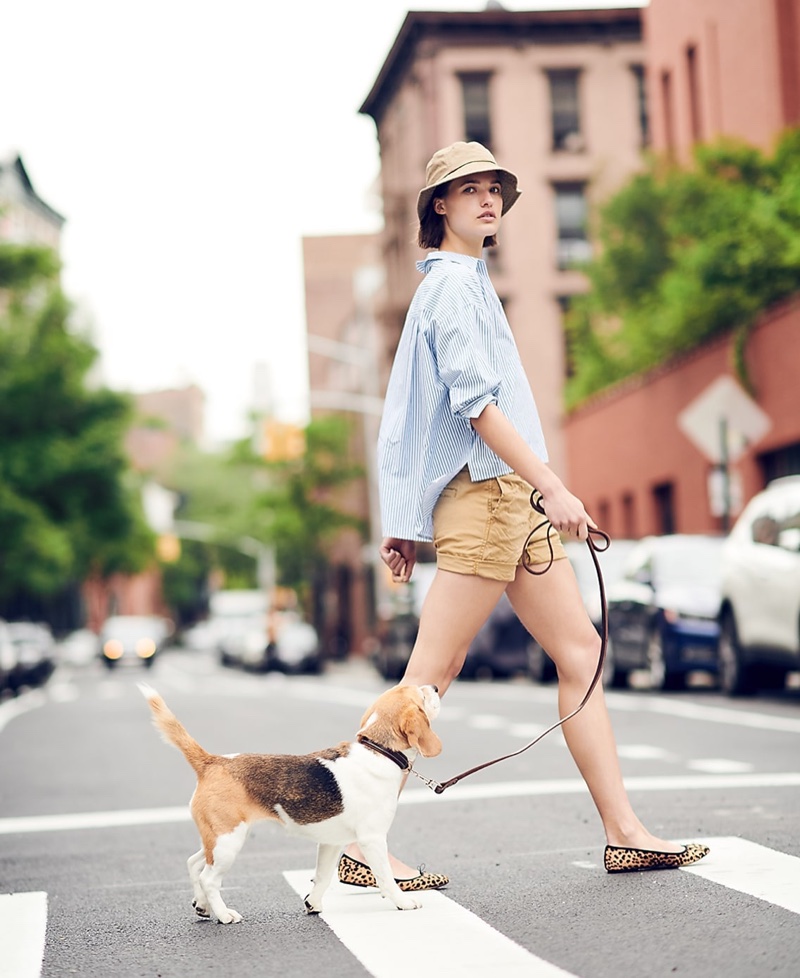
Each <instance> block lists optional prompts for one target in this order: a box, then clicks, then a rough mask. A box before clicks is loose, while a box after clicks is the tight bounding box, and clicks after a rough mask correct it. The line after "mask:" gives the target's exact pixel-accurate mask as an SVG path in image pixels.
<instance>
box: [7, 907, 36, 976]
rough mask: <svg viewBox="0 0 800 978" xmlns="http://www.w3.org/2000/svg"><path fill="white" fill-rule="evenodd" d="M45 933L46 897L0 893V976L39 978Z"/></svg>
mask: <svg viewBox="0 0 800 978" xmlns="http://www.w3.org/2000/svg"><path fill="white" fill-rule="evenodd" d="M46 931H47V894H46V893H0V973H2V974H3V975H4V976H6V975H7V976H8V978H39V975H40V973H41V969H42V958H43V957H44V940H45V934H46Z"/></svg>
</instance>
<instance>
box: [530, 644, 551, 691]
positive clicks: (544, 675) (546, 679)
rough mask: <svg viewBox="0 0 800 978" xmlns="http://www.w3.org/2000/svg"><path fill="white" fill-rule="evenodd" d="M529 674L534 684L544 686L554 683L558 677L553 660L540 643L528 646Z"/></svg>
mask: <svg viewBox="0 0 800 978" xmlns="http://www.w3.org/2000/svg"><path fill="white" fill-rule="evenodd" d="M528 674H529V675H530V677H531V679H532V680H533V681H534V682H536V683H541V684H542V685H543V686H546V685H547V684H548V683H551V682H553V680H554V679H555V678H556V676H557V675H558V673H557V672H556V667H555V665H554V664H553V660H552V659H551V658H550V656H549V655H548V654H547V653H546V652H545V650H544V649H543V648H542V647H541V645H539V643H538V642H531V643H530V644H529V645H528Z"/></svg>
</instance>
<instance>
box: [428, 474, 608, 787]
mask: <svg viewBox="0 0 800 978" xmlns="http://www.w3.org/2000/svg"><path fill="white" fill-rule="evenodd" d="M531 506H532V507H533V509H534V510H536V512H537V513H540V514H541V515H542V516H544V519H543V520H542V522H541V523H538V524H537V525H536V526H535V527H534V528H533V529H532V530H531V532H530V533H529V534H528V536H527V539H526V540H525V546H524V547H523V550H522V566H523V567H524V568H525V570H526V571H527V572H528V573H529V574H533V575H534V576H536V577H539V576H541V575H542V574H545V573H546V572H547V571H549V570H550V568H551V567H552V566H553V561H554V559H555V554H554V551H553V541H552V539H551V537H550V534H551V533H555V532H556V531H555V528H554V527H553V524H552V523H551V522H550V520H549V519H548V518H547V513H545V510H544V503H543V497H542V494H541V493H540V492H539V490H538V489H534V490H533V492H532V493H531ZM545 525H546V526H547V546H548V547H549V548H550V559H549V561H548V562H547V563H546V564H545V565H544V567H543V568H542V569H541V570H534V569H533V566H532V565H531V564H530V559H529V557H528V543H529V542H530V539H531V537H532V536H533V535H534V533H536V532H538V531H539V530H540V529H541V528H542V527H543V526H545ZM588 529H589V532H588V535H587V537H586V545H587V546H588V548H589V553H590V554H591V555H592V561H593V563H594V569H595V571H596V572H597V584H598V587H599V589H600V608H601V624H600V655H599V657H598V659H597V668H596V669H595V673H594V677H593V678H592V681H591V683H590V684H589V688H588V689H587V690H586V693H585V695H584V697H583V699H582V700H581V701H580V703H579V704H578V706H576V707H575V709H574V710H573V711H572V712H571V713H568V714H567V715H566V716H565V717H562V718H561V719H560V720H558V721H557V722H556V723H554V724H553V725H552V726H550V727H548V728H547V730H544V731H542V733H540V734H539V736H538V737H536V738H534V739H533V740H532V741H531V742H530V743H529V744H526V745H525V746H524V747H520V748H519V750H515V751H512V752H511V753H510V754H504V755H503V756H502V757H496V758H494V760H491V761H485V762H484V763H483V764H478V765H476V766H475V767H471V768H470V769H469V770H468V771H463V772H462V773H461V774H457V775H456V776H455V777H454V778H450V780H449V781H445V782H444V783H441V782H439V781H436V780H434V779H433V778H426V777H425V776H424V775H422V774H420V773H419V772H418V771H415V770H414V768H413V767H412V768H411V773H412V774H414V775H416V777H418V778H419V779H420V780H421V781H424V782H425V784H426V785H427V786H428V787H429V788H431V789H432V790H433V791H434V792H435V793H436V794H437V795H440V794H441V793H442V792H443V791H445V790H446V789H447V788H452V786H453V785H454V784H458V782H459V781H461V780H462V779H463V778H467V777H469V776H470V775H471V774H476V773H477V772H478V771H483V770H484V768H487V767H491V766H492V765H493V764H499V763H500V761H507V760H508V759H509V758H510V757H516V756H517V755H518V754H523V753H524V752H525V751H526V750H528V749H529V748H530V747H533V745H534V744H538V743H539V741H540V740H541V739H542V738H543V737H546V736H547V735H548V734H549V733H552V731H553V730H555V729H557V728H558V727H560V726H561V725H562V724H564V723H566V722H567V720H571V719H572V718H573V717H574V716H576V715H577V714H578V713H580V711H581V710H582V709H583V708H584V706H586V704H587V703H588V701H589V697H590V696H591V695H592V693H593V692H594V689H595V686H597V684H598V682H599V681H600V678H601V676H602V675H603V666H604V664H605V660H606V649H607V647H608V604H607V602H606V587H605V582H604V581H603V573H602V571H601V570H600V561H599V560H598V559H597V555H598V553H604V552H605V551H606V550H608V548H609V547H610V546H611V537H609V535H608V534H607V533H604V532H603V531H602V530H598V529H597V528H596V527H593V526H590V527H589V528H588ZM595 537H596V538H597V539H595Z"/></svg>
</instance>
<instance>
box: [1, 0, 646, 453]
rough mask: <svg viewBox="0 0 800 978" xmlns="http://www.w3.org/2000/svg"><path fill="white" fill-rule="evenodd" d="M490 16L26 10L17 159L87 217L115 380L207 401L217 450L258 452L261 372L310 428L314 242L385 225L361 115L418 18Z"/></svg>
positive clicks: (68, 277)
mask: <svg viewBox="0 0 800 978" xmlns="http://www.w3.org/2000/svg"><path fill="white" fill-rule="evenodd" d="M503 5H504V6H505V7H506V8H507V9H509V10H525V9H527V10H530V9H556V8H559V9H563V8H568V7H583V8H588V7H608V6H614V7H625V6H641V5H642V4H641V3H640V2H639V0H619V2H616V3H613V2H612V3H609V2H605V0H583V2H576V0H550V2H542V3H538V2H528V3H524V2H512V0H504V4H503ZM485 6H486V2H485V0H480V2H474V0H458V2H454V0H434V2H428V0H416V2H415V0H410V2H401V0H304V2H303V0H294V2H293V0H137V2H136V3H132V2H131V0H69V2H64V0H25V2H24V3H15V4H7V5H6V6H5V9H4V11H3V17H2V22H3V23H2V29H3V53H2V57H0V93H1V94H0V157H2V158H4V159H7V158H8V157H9V156H11V155H14V154H17V153H18V154H19V155H20V156H21V157H22V159H23V162H24V164H25V167H26V169H27V171H28V175H29V176H30V178H31V181H32V183H33V186H34V188H35V189H36V191H37V193H38V194H39V196H40V197H42V198H43V199H44V200H45V201H46V202H47V203H48V204H49V205H50V206H51V207H53V208H55V210H57V211H58V212H59V213H61V214H62V215H64V216H65V217H66V219H67V220H66V224H65V226H64V231H63V238H62V261H63V285H64V289H65V291H66V293H67V295H68V296H69V298H70V299H71V300H72V301H73V303H74V304H75V308H76V312H75V322H76V326H77V327H78V328H81V329H85V330H88V332H89V334H90V336H91V338H92V340H93V342H94V344H95V345H96V346H97V348H98V350H99V351H100V359H99V365H98V376H99V378H100V380H101V382H103V383H105V384H107V385H108V386H110V387H113V388H115V389H118V390H127V391H132V392H139V391H148V390H156V389H160V388H164V387H176V386H179V387H180V386H185V385H187V384H190V383H194V384H197V385H198V386H200V387H201V388H202V389H203V391H204V392H205V395H206V429H207V433H208V439H209V442H208V444H209V447H211V446H215V445H219V444H221V443H224V442H226V441H229V440H231V439H233V438H238V437H242V436H244V435H245V434H247V432H248V415H249V411H250V407H251V405H252V404H253V401H254V377H255V374H256V372H259V373H261V375H264V374H266V376H267V377H268V379H269V384H268V388H269V396H268V401H269V406H270V408H271V410H272V412H273V413H274V414H275V416H276V417H278V418H280V419H282V420H285V421H289V422H292V423H299V424H303V423H305V421H306V420H307V417H308V380H307V372H306V346H305V311H304V302H303V278H302V276H303V268H302V238H303V237H304V236H307V235H318V234H357V233H368V232H374V231H377V230H379V229H380V227H381V223H382V221H381V214H380V200H379V198H378V196H377V190H376V188H377V180H378V174H379V168H380V161H379V154H378V143H377V136H376V131H375V125H374V123H373V121H372V119H370V118H369V117H367V116H363V115H360V114H359V112H358V109H359V107H360V106H361V104H362V103H363V101H364V99H365V98H366V96H367V94H368V93H369V91H370V89H371V87H372V85H373V82H374V81H375V78H376V77H377V74H378V72H379V70H380V68H381V65H382V64H383V62H384V60H385V58H386V55H387V54H388V52H389V49H390V48H391V46H392V44H393V42H394V40H395V37H396V36H397V33H398V31H399V29H400V27H401V25H402V23H403V20H404V18H405V15H406V13H407V11H408V9H414V10H465V11H469V10H482V9H484V7H485ZM263 365H266V366H263Z"/></svg>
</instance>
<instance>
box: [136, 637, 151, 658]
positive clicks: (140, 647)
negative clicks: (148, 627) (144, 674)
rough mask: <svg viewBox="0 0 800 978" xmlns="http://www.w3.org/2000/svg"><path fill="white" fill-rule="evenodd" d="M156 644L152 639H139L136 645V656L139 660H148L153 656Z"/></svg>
mask: <svg viewBox="0 0 800 978" xmlns="http://www.w3.org/2000/svg"><path fill="white" fill-rule="evenodd" d="M155 652H156V643H155V642H154V641H153V640H152V638H140V639H139V641H138V642H137V643H136V654H137V655H138V656H139V658H140V659H149V658H150V657H151V656H153V655H155Z"/></svg>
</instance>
